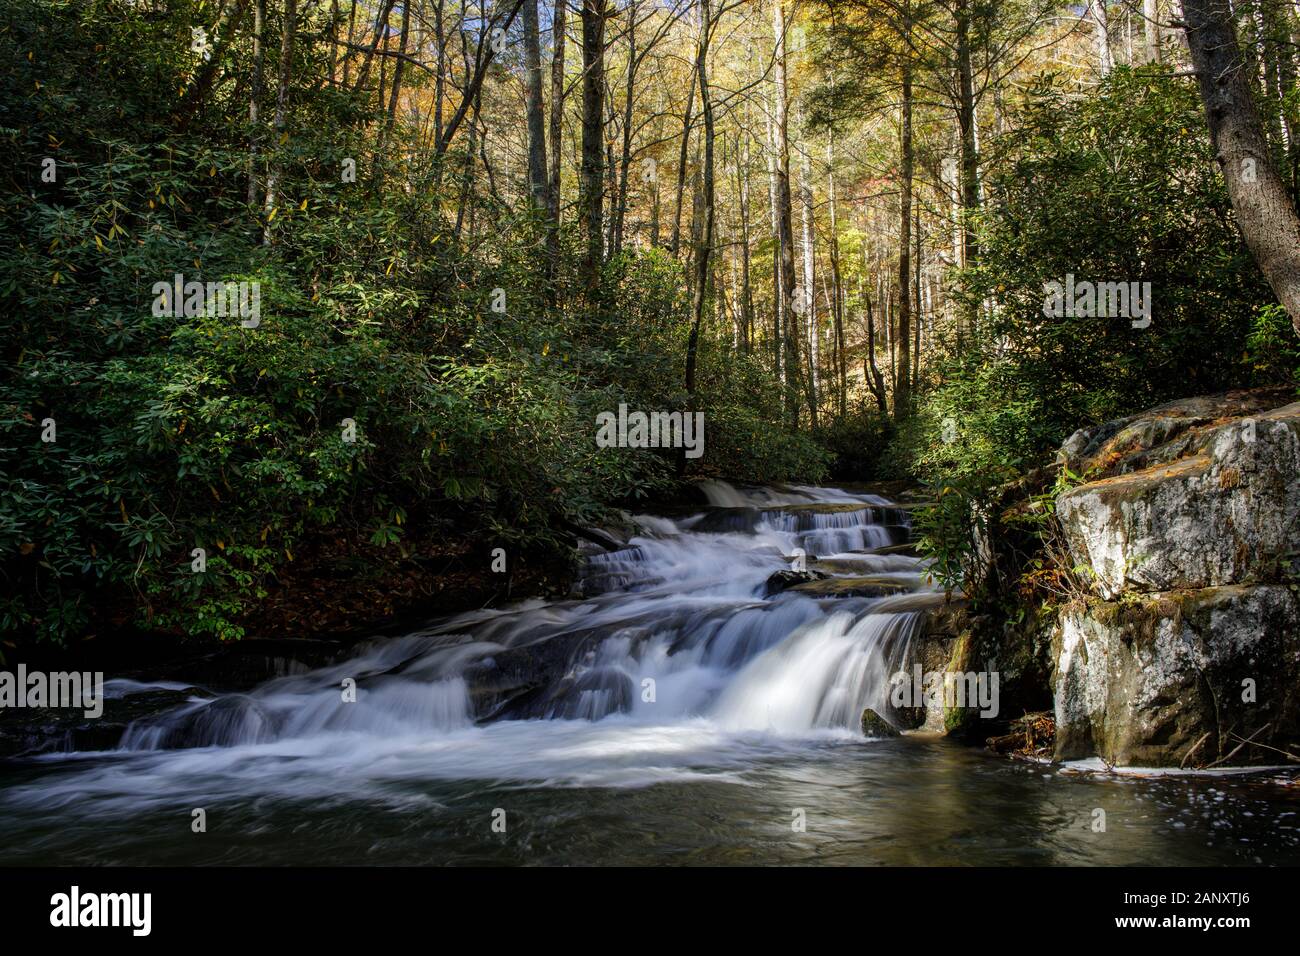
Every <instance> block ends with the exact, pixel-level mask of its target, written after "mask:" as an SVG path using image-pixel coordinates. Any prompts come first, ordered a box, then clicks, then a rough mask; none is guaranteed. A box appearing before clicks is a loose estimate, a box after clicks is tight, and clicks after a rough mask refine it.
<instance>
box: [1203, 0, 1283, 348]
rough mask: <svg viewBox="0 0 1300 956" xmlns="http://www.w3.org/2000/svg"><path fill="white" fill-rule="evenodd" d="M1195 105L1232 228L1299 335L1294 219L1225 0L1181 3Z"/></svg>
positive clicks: (1226, 0)
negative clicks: (1197, 96)
mask: <svg viewBox="0 0 1300 956" xmlns="http://www.w3.org/2000/svg"><path fill="white" fill-rule="evenodd" d="M1183 18H1184V21H1185V24H1186V27H1185V29H1186V34H1187V43H1188V46H1189V48H1190V49H1191V54H1192V62H1193V64H1194V65H1195V67H1196V77H1197V82H1198V83H1199V85H1200V90H1201V100H1202V102H1203V103H1204V105H1205V115H1206V120H1207V122H1208V124H1209V128H1210V135H1211V137H1212V139H1213V142H1214V149H1215V158H1216V159H1217V160H1218V163H1219V167H1220V168H1221V169H1222V170H1223V175H1224V179H1225V180H1226V182H1227V185H1228V195H1229V197H1230V198H1231V199H1232V207H1233V209H1234V210H1235V212H1236V214H1237V224H1238V225H1239V226H1240V227H1241V232H1242V236H1243V237H1244V238H1245V240H1246V245H1247V246H1248V247H1249V248H1250V251H1251V254H1252V255H1253V256H1254V257H1255V262H1256V263H1257V264H1258V265H1259V268H1260V271H1261V272H1262V273H1263V274H1264V278H1265V279H1267V280H1268V283H1269V285H1270V286H1272V288H1273V292H1274V294H1275V295H1276V296H1277V298H1278V301H1279V302H1280V303H1282V307H1283V308H1284V309H1286V311H1287V314H1288V315H1290V316H1291V322H1292V324H1293V325H1294V326H1295V328H1296V331H1297V332H1298V333H1300V217H1297V215H1296V209H1295V206H1294V205H1293V204H1292V201H1291V198H1290V196H1288V195H1287V190H1286V184H1285V183H1284V182H1283V181H1282V177H1281V176H1280V175H1278V172H1277V169H1276V168H1275V167H1274V165H1273V161H1272V158H1271V156H1270V153H1269V146H1268V140H1267V139H1266V137H1265V135H1264V126H1263V123H1262V122H1261V120H1260V117H1259V113H1258V112H1257V111H1256V109H1255V103H1254V100H1253V98H1252V93H1251V88H1250V81H1249V79H1248V78H1247V75H1246V72H1245V70H1244V69H1243V67H1242V54H1241V50H1240V48H1239V47H1238V46H1237V37H1236V32H1235V30H1234V28H1233V23H1232V12H1231V10H1230V8H1229V6H1228V0H1183Z"/></svg>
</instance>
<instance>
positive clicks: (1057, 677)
mask: <svg viewBox="0 0 1300 956" xmlns="http://www.w3.org/2000/svg"><path fill="white" fill-rule="evenodd" d="M1298 621H1300V600H1298V599H1297V597H1296V595H1295V594H1294V593H1293V591H1292V590H1291V589H1290V588H1288V587H1286V586H1281V585H1259V586H1243V585H1231V586H1226V587H1216V588H1207V589H1203V590H1197V591H1184V592H1173V593H1165V594H1157V595H1143V596H1141V597H1140V598H1138V599H1133V598H1131V597H1130V598H1128V599H1126V600H1125V601H1123V602H1120V603H1105V602H1090V603H1089V604H1088V605H1087V606H1083V607H1078V608H1073V609H1070V610H1067V611H1065V612H1064V613H1062V615H1061V618H1060V623H1059V626H1058V628H1057V631H1056V633H1055V635H1054V643H1053V658H1054V660H1055V669H1054V674H1053V678H1052V684H1053V690H1054V692H1055V698H1056V728H1057V731H1056V758H1057V759H1058V760H1070V759H1076V758H1081V757H1090V756H1093V755H1098V756H1100V757H1102V758H1103V759H1104V760H1105V761H1106V762H1108V763H1110V764H1112V765H1115V766H1180V765H1183V766H1205V765H1207V764H1210V763H1213V762H1215V761H1217V760H1219V759H1221V758H1223V757H1226V756H1227V755H1228V754H1230V753H1231V752H1232V751H1233V750H1234V748H1236V747H1237V745H1238V744H1239V743H1241V742H1242V741H1243V740H1251V741H1252V742H1253V743H1255V744H1262V745H1267V746H1269V747H1274V748H1278V749H1281V750H1287V749H1290V750H1291V751H1292V752H1295V753H1298V754H1300V747H1297V746H1296V744H1297V742H1298V741H1300V630H1298V629H1297V622H1298ZM1226 762H1228V763H1242V764H1245V763H1285V762H1286V758H1285V757H1283V756H1281V755H1280V754H1278V753H1277V751H1276V750H1272V751H1270V750H1267V749H1265V748H1264V747H1257V746H1245V747H1242V748H1241V749H1240V750H1238V751H1237V753H1236V755H1235V756H1233V757H1232V758H1231V759H1230V760H1228V761H1226Z"/></svg>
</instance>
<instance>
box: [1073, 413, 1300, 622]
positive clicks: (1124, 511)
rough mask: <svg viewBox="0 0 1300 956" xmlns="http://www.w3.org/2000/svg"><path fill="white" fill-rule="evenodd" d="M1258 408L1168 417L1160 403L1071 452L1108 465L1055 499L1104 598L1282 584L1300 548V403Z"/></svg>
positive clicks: (1081, 461) (1086, 462)
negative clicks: (1286, 564)
mask: <svg viewBox="0 0 1300 956" xmlns="http://www.w3.org/2000/svg"><path fill="white" fill-rule="evenodd" d="M1248 394H1249V393H1248ZM1204 401H1205V402H1207V403H1210V400H1209V399H1206V400H1204ZM1257 404H1258V403H1257V402H1254V401H1249V400H1245V399H1243V400H1242V402H1241V403H1240V405H1238V406H1236V407H1235V408H1234V409H1230V408H1229V407H1226V406H1225V404H1224V402H1223V400H1217V401H1215V402H1213V403H1210V404H1207V405H1206V406H1205V407H1204V411H1205V414H1204V415H1201V416H1197V417H1192V416H1188V415H1179V416H1174V417H1173V418H1171V419H1170V418H1165V417H1163V416H1166V415H1168V411H1167V410H1164V409H1155V410H1153V411H1152V412H1150V413H1147V414H1146V415H1144V416H1140V417H1138V418H1136V419H1134V420H1128V421H1127V424H1125V425H1124V426H1123V427H1122V428H1120V429H1119V430H1118V431H1116V432H1114V434H1111V436H1110V438H1108V439H1107V440H1105V441H1101V442H1098V440H1097V439H1094V440H1093V441H1092V442H1090V443H1087V444H1086V445H1084V447H1083V448H1082V450H1078V451H1076V450H1075V449H1076V448H1077V446H1079V445H1080V444H1082V442H1081V440H1072V441H1073V445H1071V446H1068V447H1069V449H1070V450H1068V451H1067V450H1063V456H1064V457H1066V458H1071V459H1077V461H1076V464H1077V465H1078V467H1081V468H1088V467H1091V468H1102V469H1103V471H1102V474H1103V477H1101V478H1099V479H1098V480H1095V481H1090V482H1088V483H1087V484H1083V485H1080V486H1078V487H1076V488H1073V489H1071V490H1069V491H1067V492H1064V493H1062V494H1061V496H1060V498H1059V500H1058V501H1057V507H1056V513H1057V516H1058V517H1059V518H1060V521H1061V525H1062V528H1063V530H1064V533H1065V538H1066V542H1067V544H1068V545H1069V549H1070V553H1071V556H1072V558H1073V559H1074V561H1075V562H1076V563H1077V564H1080V565H1083V566H1086V567H1087V568H1088V569H1089V571H1090V573H1091V576H1092V578H1093V579H1094V580H1095V584H1096V589H1097V592H1098V593H1099V594H1100V595H1101V596H1102V597H1103V598H1105V599H1106V600H1115V599H1116V598H1117V597H1118V596H1119V595H1120V594H1121V593H1122V592H1125V591H1138V592H1154V591H1169V590H1175V589H1195V588H1207V587H1218V586H1222V585H1227V584H1236V583H1244V582H1246V581H1248V580H1253V581H1263V582H1269V581H1276V580H1278V571H1279V569H1280V565H1281V563H1282V562H1283V561H1284V560H1285V558H1286V556H1287V555H1289V554H1294V553H1297V552H1300V402H1296V403H1292V404H1290V405H1285V406H1283V407H1280V408H1274V409H1271V410H1262V411H1261V410H1258V409H1257V407H1256V406H1257ZM1195 407H1198V408H1199V407H1202V406H1195ZM1177 410H1178V411H1180V412H1185V411H1186V410H1187V408H1186V406H1185V405H1184V406H1178V407H1177ZM1233 411H1235V412H1236V413H1235V414H1232V413H1231V412H1233ZM1211 412H1219V413H1221V414H1220V417H1218V418H1215V419H1209V418H1208V415H1209V414H1210V413H1211ZM1109 431H1110V428H1109V427H1107V428H1106V429H1105V430H1104V431H1103V434H1105V433H1107V432H1109ZM1152 443H1155V444H1152Z"/></svg>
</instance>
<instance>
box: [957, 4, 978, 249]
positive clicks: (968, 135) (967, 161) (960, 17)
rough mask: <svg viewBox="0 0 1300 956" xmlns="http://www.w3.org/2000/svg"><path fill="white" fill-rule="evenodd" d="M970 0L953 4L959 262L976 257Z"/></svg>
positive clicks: (976, 167) (973, 91) (976, 199)
mask: <svg viewBox="0 0 1300 956" xmlns="http://www.w3.org/2000/svg"><path fill="white" fill-rule="evenodd" d="M970 2H971V0H958V4H957V88H958V107H957V126H958V130H959V132H960V136H961V160H960V168H959V170H958V180H959V186H960V190H959V191H960V194H961V209H962V222H961V235H962V255H961V260H960V261H961V264H962V265H963V266H969V265H974V264H975V262H976V261H977V260H978V259H979V243H978V240H977V239H976V236H975V222H974V218H975V215H976V213H978V212H979V207H980V184H979V146H978V143H977V142H976V136H977V134H976V127H975V124H976V115H975V81H974V74H973V71H972V68H971V45H970Z"/></svg>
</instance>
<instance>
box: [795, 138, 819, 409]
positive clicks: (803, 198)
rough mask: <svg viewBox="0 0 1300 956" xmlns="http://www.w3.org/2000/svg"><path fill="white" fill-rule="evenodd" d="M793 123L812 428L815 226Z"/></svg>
mask: <svg viewBox="0 0 1300 956" xmlns="http://www.w3.org/2000/svg"><path fill="white" fill-rule="evenodd" d="M796 123H797V125H798V126H799V128H800V139H799V146H798V151H799V220H800V225H801V226H802V227H803V243H802V245H803V296H802V302H801V304H802V306H803V310H804V324H805V328H806V332H805V336H806V339H807V342H808V419H809V422H810V423H811V425H812V427H813V428H816V427H817V410H818V406H819V405H820V397H821V380H820V378H819V368H818V366H819V365H820V364H821V361H820V360H821V355H820V352H821V342H820V336H819V334H818V328H817V295H816V278H817V277H816V261H817V243H816V235H817V226H816V223H815V222H814V221H813V190H812V160H811V159H810V158H809V156H808V144H807V142H806V141H805V139H804V137H805V135H806V134H805V133H804V131H803V114H802V112H797V113H796Z"/></svg>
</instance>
